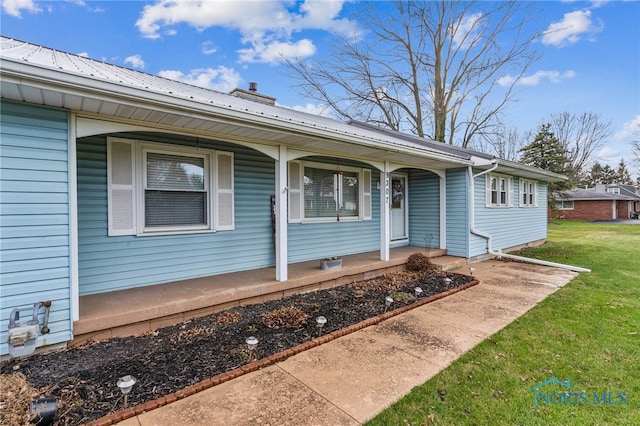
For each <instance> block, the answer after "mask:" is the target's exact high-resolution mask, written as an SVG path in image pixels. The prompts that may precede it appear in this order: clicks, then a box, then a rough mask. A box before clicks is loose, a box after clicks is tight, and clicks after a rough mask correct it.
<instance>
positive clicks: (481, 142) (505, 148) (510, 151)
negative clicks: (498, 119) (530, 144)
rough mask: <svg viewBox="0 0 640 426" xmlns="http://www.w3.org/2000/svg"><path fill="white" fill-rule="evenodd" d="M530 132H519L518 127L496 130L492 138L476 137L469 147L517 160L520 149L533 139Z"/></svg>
mask: <svg viewBox="0 0 640 426" xmlns="http://www.w3.org/2000/svg"><path fill="white" fill-rule="evenodd" d="M531 133H532V132H526V133H520V132H519V131H518V129H516V128H513V129H510V130H508V129H505V128H504V127H502V126H501V130H499V131H498V132H496V134H495V135H494V137H493V138H486V139H476V140H474V141H473V143H472V145H471V146H470V148H473V149H477V150H478V151H482V152H486V153H488V154H493V155H495V156H496V157H498V158H502V159H504V160H509V161H514V162H517V161H518V159H519V158H520V149H521V148H522V147H523V146H525V145H526V144H527V141H530V140H531V139H533V136H532V134H531Z"/></svg>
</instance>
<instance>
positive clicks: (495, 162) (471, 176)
mask: <svg viewBox="0 0 640 426" xmlns="http://www.w3.org/2000/svg"><path fill="white" fill-rule="evenodd" d="M491 163H492V164H493V165H492V166H491V167H490V168H489V169H487V170H484V171H482V172H480V173H477V174H475V175H474V174H473V169H472V166H468V167H467V171H468V172H469V181H470V182H469V210H470V213H469V230H470V231H471V233H472V234H474V235H477V236H479V237H482V238H485V239H486V240H487V253H488V254H490V255H493V256H496V257H498V258H502V257H504V258H507V259H513V260H519V261H522V262H529V263H535V264H538V265H544V266H552V267H554V268H562V269H568V270H570V271H575V272H591V269H587V268H581V267H579V266H573V265H565V264H563V263H556V262H548V261H546V260H540V259H532V258H530V257H524V256H516V255H513V254H506V253H502V251H501V250H498V251H494V250H493V248H492V246H491V240H492V236H491V234H488V233H486V232H483V231H480V230H478V229H476V228H475V200H474V195H475V179H476V178H477V177H479V176H482V175H485V174H487V173H491V172H492V171H494V170H495V169H497V168H498V166H499V165H500V164H499V162H498V160H491Z"/></svg>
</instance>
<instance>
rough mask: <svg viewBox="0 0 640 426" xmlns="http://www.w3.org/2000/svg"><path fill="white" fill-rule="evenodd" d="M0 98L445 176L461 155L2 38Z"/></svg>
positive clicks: (458, 163) (464, 163) (463, 163)
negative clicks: (444, 172) (444, 171)
mask: <svg viewBox="0 0 640 426" xmlns="http://www.w3.org/2000/svg"><path fill="white" fill-rule="evenodd" d="M0 72H1V75H2V81H1V94H2V98H5V99H11V100H16V101H22V102H29V103H34V104H39V105H46V106H52V107H59V108H66V109H69V110H71V111H73V112H75V113H76V114H78V115H80V116H84V117H89V118H91V117H94V118H100V119H102V120H104V119H109V118H112V119H113V120H114V121H120V122H122V121H124V122H129V123H132V124H133V123H138V124H141V123H143V124H144V125H145V126H149V127H152V128H156V129H158V131H163V130H164V131H171V130H173V131H175V130H176V129H180V131H184V132H185V133H190V134H193V135H199V136H206V137H209V138H220V139H221V140H227V141H244V142H255V143H260V144H267V145H273V146H278V145H280V144H286V145H288V146H289V147H291V148H298V149H303V150H305V151H311V152H314V153H317V154H318V155H331V156H335V155H336V154H344V155H347V156H349V157H351V158H354V159H363V160H369V161H378V162H384V161H389V162H391V163H395V164H397V165H402V166H413V167H422V168H429V169H436V170H443V169H446V168H452V167H461V166H468V165H471V164H472V161H470V159H469V158H467V156H466V155H463V154H460V153H457V152H451V151H450V150H445V149H442V148H443V147H439V146H425V145H424V144H421V143H418V142H417V141H415V140H411V139H407V138H404V137H399V136H397V135H396V136H393V135H390V134H388V133H385V132H381V131H380V130H379V129H377V128H362V127H358V126H354V125H351V124H349V123H345V122H341V121H337V120H333V119H330V118H326V117H321V116H317V115H312V114H308V113H305V112H301V111H295V110H292V109H288V108H283V107H280V106H274V105H267V104H264V103H258V102H253V101H250V100H246V99H242V98H239V97H235V96H231V95H229V94H225V93H220V92H216V91H213V90H210V89H206V88H202V87H197V86H193V85H189V84H186V83H182V82H178V81H174V80H170V79H167V78H163V77H160V76H156V75H151V74H147V73H143V72H140V71H135V70H131V69H127V68H124V67H120V66H117V65H113V64H109V63H105V62H101V61H96V60H93V59H89V58H86V57H82V56H79V55H73V54H70V53H66V52H61V51H57V50H54V49H50V48H46V47H43V46H38V45H34V44H31V43H27V42H23V41H19V40H14V39H11V38H7V37H0Z"/></svg>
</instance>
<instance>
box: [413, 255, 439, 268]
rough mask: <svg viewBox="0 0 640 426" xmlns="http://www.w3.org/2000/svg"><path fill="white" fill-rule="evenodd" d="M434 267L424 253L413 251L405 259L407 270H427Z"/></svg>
mask: <svg viewBox="0 0 640 426" xmlns="http://www.w3.org/2000/svg"><path fill="white" fill-rule="evenodd" d="M435 269H436V267H435V266H434V265H433V263H431V260H429V257H427V255H426V254H424V253H413V254H412V255H411V256H409V260H408V261H407V270H409V271H412V272H428V271H433V270H435Z"/></svg>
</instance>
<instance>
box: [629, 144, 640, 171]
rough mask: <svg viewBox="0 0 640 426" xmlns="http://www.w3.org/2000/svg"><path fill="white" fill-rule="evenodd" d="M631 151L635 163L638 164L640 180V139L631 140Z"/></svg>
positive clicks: (637, 169)
mask: <svg viewBox="0 0 640 426" xmlns="http://www.w3.org/2000/svg"><path fill="white" fill-rule="evenodd" d="M631 151H632V152H633V163H634V164H635V165H636V171H637V172H638V180H639V181H640V140H635V141H633V142H631Z"/></svg>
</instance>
